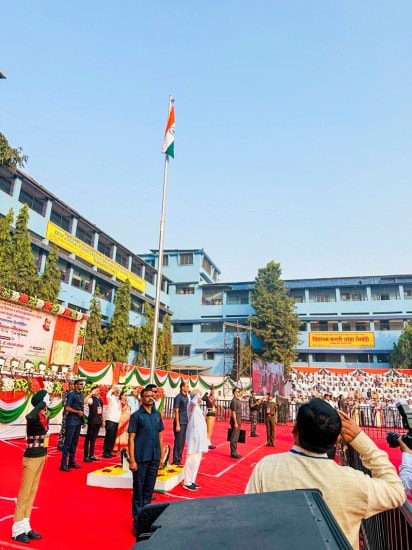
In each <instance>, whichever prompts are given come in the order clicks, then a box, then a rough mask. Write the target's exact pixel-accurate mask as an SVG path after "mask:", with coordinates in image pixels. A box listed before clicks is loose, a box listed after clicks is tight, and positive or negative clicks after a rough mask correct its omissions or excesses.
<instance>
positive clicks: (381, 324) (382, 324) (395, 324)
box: [375, 319, 404, 330]
mask: <svg viewBox="0 0 412 550" xmlns="http://www.w3.org/2000/svg"><path fill="white" fill-rule="evenodd" d="M403 328H404V323H403V320H402V319H384V320H381V321H375V330H403Z"/></svg>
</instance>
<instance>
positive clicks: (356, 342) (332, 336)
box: [309, 332, 375, 348]
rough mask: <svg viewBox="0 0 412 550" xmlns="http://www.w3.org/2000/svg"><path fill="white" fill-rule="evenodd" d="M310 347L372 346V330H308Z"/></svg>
mask: <svg viewBox="0 0 412 550" xmlns="http://www.w3.org/2000/svg"><path fill="white" fill-rule="evenodd" d="M309 347H311V348H374V347H375V335H374V333H373V332H309Z"/></svg>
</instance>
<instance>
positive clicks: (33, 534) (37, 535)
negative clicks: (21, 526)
mask: <svg viewBox="0 0 412 550" xmlns="http://www.w3.org/2000/svg"><path fill="white" fill-rule="evenodd" d="M26 535H27V536H28V538H29V539H30V540H40V539H41V538H43V537H42V536H41V534H40V533H36V531H33V529H31V530H30V531H29V532H28V533H26Z"/></svg>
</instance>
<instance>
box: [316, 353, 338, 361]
mask: <svg viewBox="0 0 412 550" xmlns="http://www.w3.org/2000/svg"><path fill="white" fill-rule="evenodd" d="M313 361H314V362H315V363H340V355H339V354H338V353H314V354H313Z"/></svg>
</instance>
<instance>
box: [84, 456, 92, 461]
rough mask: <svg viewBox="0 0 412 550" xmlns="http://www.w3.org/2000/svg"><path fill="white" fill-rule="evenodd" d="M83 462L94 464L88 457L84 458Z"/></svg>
mask: <svg viewBox="0 0 412 550" xmlns="http://www.w3.org/2000/svg"><path fill="white" fill-rule="evenodd" d="M83 462H93V460H92V459H91V458H90V457H88V456H86V458H83Z"/></svg>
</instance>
